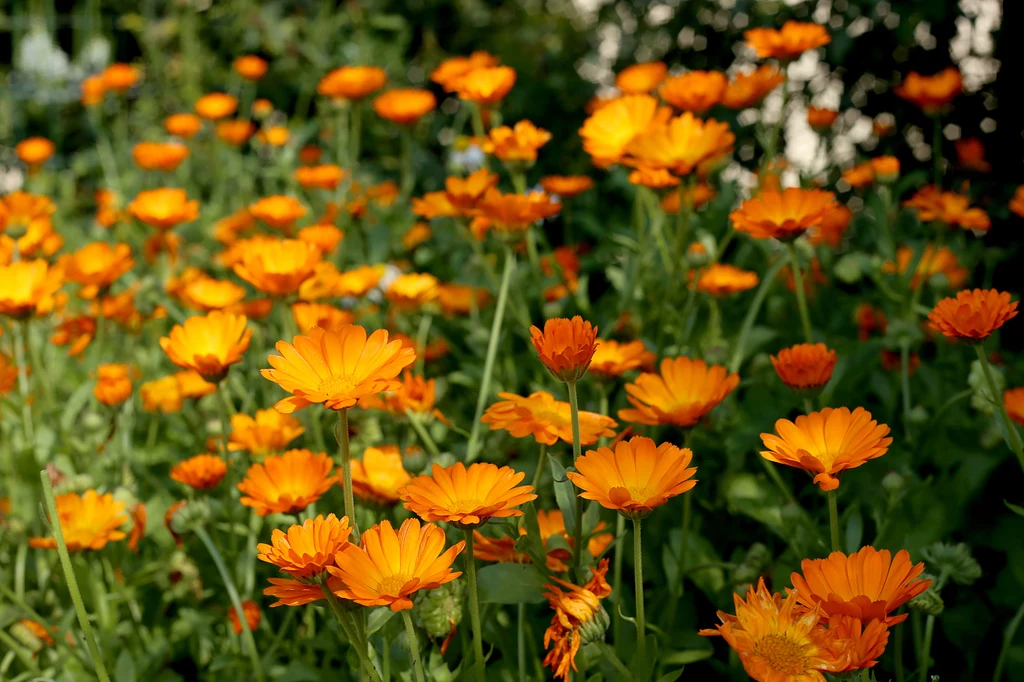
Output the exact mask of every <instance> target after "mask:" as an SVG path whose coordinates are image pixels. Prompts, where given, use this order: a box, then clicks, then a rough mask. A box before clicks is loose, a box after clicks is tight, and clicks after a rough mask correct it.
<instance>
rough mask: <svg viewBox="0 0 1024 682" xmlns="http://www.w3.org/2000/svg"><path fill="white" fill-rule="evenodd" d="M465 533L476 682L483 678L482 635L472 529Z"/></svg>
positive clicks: (481, 681) (480, 681)
mask: <svg viewBox="0 0 1024 682" xmlns="http://www.w3.org/2000/svg"><path fill="white" fill-rule="evenodd" d="M465 534H466V553H465V554H464V555H463V556H465V558H466V579H467V580H468V581H469V615H470V620H471V622H472V625H473V658H474V660H473V669H474V670H475V671H476V672H475V677H476V679H477V681H478V682H485V679H484V637H483V631H482V630H481V625H480V596H479V594H478V593H477V584H476V557H474V556H473V531H472V530H467V531H465Z"/></svg>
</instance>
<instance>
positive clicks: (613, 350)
mask: <svg viewBox="0 0 1024 682" xmlns="http://www.w3.org/2000/svg"><path fill="white" fill-rule="evenodd" d="M654 358H655V356H654V353H652V352H650V351H649V350H647V347H646V346H644V342H643V341H640V340H636V341H629V342H626V343H619V342H618V341H613V340H611V339H601V340H600V342H599V343H598V344H597V350H595V351H594V356H593V358H591V360H590V368H589V370H588V371H589V372H590V373H591V374H597V375H598V376H604V377H619V376H622V375H623V374H625V373H626V372H628V371H630V370H633V369H647V368H649V367H651V366H653V365H654Z"/></svg>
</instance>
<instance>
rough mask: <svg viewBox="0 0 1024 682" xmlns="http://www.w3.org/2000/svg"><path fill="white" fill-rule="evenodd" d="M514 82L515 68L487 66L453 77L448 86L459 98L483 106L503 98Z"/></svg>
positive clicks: (495, 102)
mask: <svg viewBox="0 0 1024 682" xmlns="http://www.w3.org/2000/svg"><path fill="white" fill-rule="evenodd" d="M515 83H516V72H515V69H512V68H511V67H508V66H488V67H482V68H479V69H473V70H472V71H469V72H467V73H466V74H464V75H462V76H459V77H458V78H455V79H453V80H452V81H451V82H450V83H449V86H450V88H451V91H452V92H454V93H455V94H456V95H458V96H459V99H465V100H469V101H471V102H475V103H476V104H478V105H480V106H484V105H494V104H497V103H498V102H500V101H501V100H503V99H505V95H507V94H508V91H509V90H511V89H512V86H513V85H515Z"/></svg>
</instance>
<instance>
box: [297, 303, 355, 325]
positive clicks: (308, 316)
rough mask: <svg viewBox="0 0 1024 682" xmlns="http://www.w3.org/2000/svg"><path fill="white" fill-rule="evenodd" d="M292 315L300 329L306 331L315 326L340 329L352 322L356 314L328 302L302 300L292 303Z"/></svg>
mask: <svg viewBox="0 0 1024 682" xmlns="http://www.w3.org/2000/svg"><path fill="white" fill-rule="evenodd" d="M292 317H293V318H295V324H296V326H297V327H298V328H299V331H301V332H306V331H309V330H310V329H311V328H313V327H323V328H324V329H330V330H332V331H338V330H339V329H341V328H342V327H344V326H345V325H348V324H352V322H353V320H355V315H353V314H352V313H350V312H349V311H347V310H342V309H341V308H336V307H334V306H333V305H329V304H327V303H306V302H303V301H300V302H298V303H293V304H292Z"/></svg>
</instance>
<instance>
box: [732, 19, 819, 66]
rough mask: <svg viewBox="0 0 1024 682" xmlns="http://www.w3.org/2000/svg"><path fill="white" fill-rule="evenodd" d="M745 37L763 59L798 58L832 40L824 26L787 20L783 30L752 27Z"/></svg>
mask: <svg viewBox="0 0 1024 682" xmlns="http://www.w3.org/2000/svg"><path fill="white" fill-rule="evenodd" d="M743 37H744V38H746V40H747V45H748V46H749V47H751V48H752V49H753V50H754V51H755V52H756V53H757V56H758V57H759V58H761V59H769V58H772V57H774V58H775V59H780V60H789V59H796V58H797V57H799V56H800V55H801V54H803V53H804V52H806V51H807V50H813V49H816V48H819V47H821V46H823V45H828V44H829V43H830V42H832V37H831V36H829V34H828V30H826V29H825V27H824V26H822V25H820V24H812V23H807V22H803V21H787V22H786V23H784V24H783V25H782V29H781V30H779V29H774V28H752V29H750V30H748V31H746V32H745V33H744V34H743Z"/></svg>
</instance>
